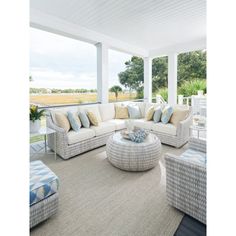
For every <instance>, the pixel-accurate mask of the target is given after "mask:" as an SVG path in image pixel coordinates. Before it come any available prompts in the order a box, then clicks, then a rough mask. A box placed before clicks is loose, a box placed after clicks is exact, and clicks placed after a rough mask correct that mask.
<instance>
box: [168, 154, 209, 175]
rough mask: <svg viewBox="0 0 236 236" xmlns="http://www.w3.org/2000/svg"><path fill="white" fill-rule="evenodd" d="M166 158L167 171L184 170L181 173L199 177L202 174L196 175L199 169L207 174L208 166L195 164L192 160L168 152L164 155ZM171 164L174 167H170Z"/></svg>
mask: <svg viewBox="0 0 236 236" xmlns="http://www.w3.org/2000/svg"><path fill="white" fill-rule="evenodd" d="M164 159H165V166H166V171H173V172H175V173H176V172H181V171H184V172H183V173H181V175H185V174H186V175H188V174H191V176H192V177H193V176H194V177H199V178H200V177H201V176H200V175H195V174H196V171H199V172H201V173H204V175H206V167H203V166H201V165H198V164H195V163H193V162H190V161H186V160H183V159H182V158H180V157H179V156H176V155H174V154H171V153H166V154H165V156H164ZM170 166H172V167H174V168H170ZM185 170H186V171H185ZM190 170H191V171H192V172H191V171H190ZM192 174H193V175H192Z"/></svg>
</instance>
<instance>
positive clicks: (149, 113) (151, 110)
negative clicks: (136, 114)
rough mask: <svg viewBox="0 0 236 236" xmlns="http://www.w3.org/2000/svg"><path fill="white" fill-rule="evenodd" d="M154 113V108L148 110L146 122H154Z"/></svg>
mask: <svg viewBox="0 0 236 236" xmlns="http://www.w3.org/2000/svg"><path fill="white" fill-rule="evenodd" d="M154 112H155V111H154V106H151V107H149V109H148V110H147V114H146V116H145V120H147V121H149V120H152V118H153V115H154Z"/></svg>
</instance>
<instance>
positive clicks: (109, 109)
mask: <svg viewBox="0 0 236 236" xmlns="http://www.w3.org/2000/svg"><path fill="white" fill-rule="evenodd" d="M98 108H99V112H100V115H101V119H102V121H107V120H111V119H114V118H115V106H114V104H113V103H107V104H99V105H98Z"/></svg>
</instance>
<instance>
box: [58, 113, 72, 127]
mask: <svg viewBox="0 0 236 236" xmlns="http://www.w3.org/2000/svg"><path fill="white" fill-rule="evenodd" d="M55 119H56V123H57V125H58V126H59V127H61V128H63V129H64V130H65V131H66V132H68V131H69V130H70V122H69V120H68V118H67V115H66V114H63V113H61V112H60V113H59V112H58V113H55Z"/></svg>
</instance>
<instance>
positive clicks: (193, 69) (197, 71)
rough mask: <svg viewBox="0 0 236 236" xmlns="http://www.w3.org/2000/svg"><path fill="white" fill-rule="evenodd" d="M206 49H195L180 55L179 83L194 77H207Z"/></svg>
mask: <svg viewBox="0 0 236 236" xmlns="http://www.w3.org/2000/svg"><path fill="white" fill-rule="evenodd" d="M206 65H207V58H206V51H194V52H187V53H181V54H179V55H178V84H179V85H181V84H182V83H183V82H184V81H188V80H193V79H206Z"/></svg>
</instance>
